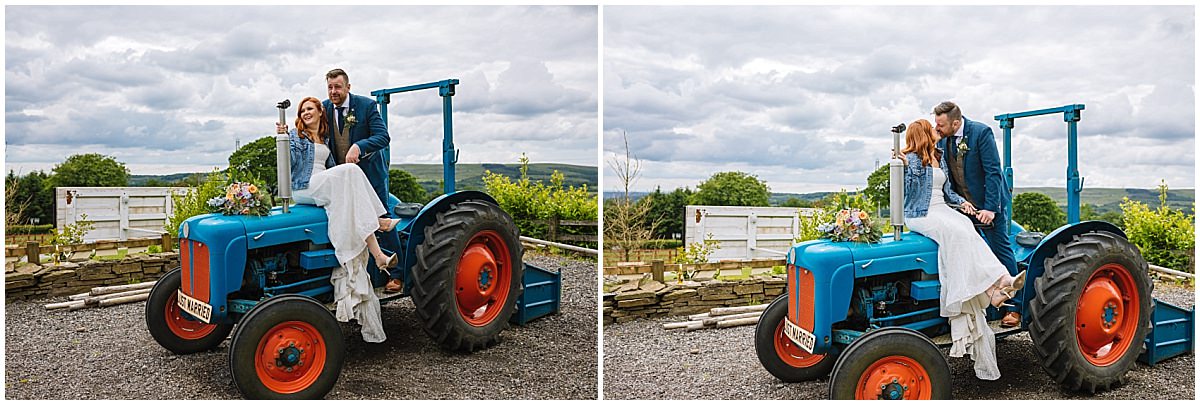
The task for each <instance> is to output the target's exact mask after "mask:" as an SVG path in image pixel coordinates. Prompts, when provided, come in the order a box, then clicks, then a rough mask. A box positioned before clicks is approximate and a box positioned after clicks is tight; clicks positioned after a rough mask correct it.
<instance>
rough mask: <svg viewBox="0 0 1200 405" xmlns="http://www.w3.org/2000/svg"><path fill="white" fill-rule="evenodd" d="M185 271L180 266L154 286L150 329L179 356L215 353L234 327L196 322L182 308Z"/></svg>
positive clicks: (148, 309)
mask: <svg viewBox="0 0 1200 405" xmlns="http://www.w3.org/2000/svg"><path fill="white" fill-rule="evenodd" d="M180 272H181V270H180V268H179V267H176V268H175V269H174V270H171V271H169V272H167V274H166V275H164V276H163V277H162V278H160V279H158V282H157V283H154V288H152V289H151V290H150V296H149V297H148V298H147V299H146V330H148V331H149V332H150V336H151V337H153V338H154V341H155V342H158V344H159V345H160V346H162V347H163V348H165V349H167V350H170V351H171V353H175V354H191V353H197V352H202V351H206V350H212V349H215V348H217V346H220V345H221V342H223V341H225V338H226V337H228V336H229V332H230V331H232V330H233V324H231V323H225V324H211V323H204V322H201V321H199V320H194V319H193V318H192V317H191V316H190V315H187V313H185V312H183V310H181V309H179V304H178V302H179V301H178V300H179V299H178V298H177V296H176V295H175V294H178V292H179V285H180V283H181V277H182V275H181V273H180Z"/></svg>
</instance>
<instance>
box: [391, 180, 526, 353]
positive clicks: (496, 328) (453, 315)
mask: <svg viewBox="0 0 1200 405" xmlns="http://www.w3.org/2000/svg"><path fill="white" fill-rule="evenodd" d="M480 226H483V227H485V228H486V229H492V230H494V231H497V233H499V234H501V236H502V237H504V238H505V243H506V244H507V245H508V248H509V251H510V252H509V254H510V256H511V258H512V261H513V263H512V265H513V268H512V271H511V274H512V277H513V280H510V286H511V289H510V290H509V295H508V301H509V303H508V304H507V305H506V306H505V308H504V309H502V310H501V313H500V314H499V315H498V316H497V318H496V320H495V321H493V323H492V324H490V325H487V326H484V327H481V328H475V327H473V326H471V325H469V324H467V323H466V322H465V321H463V320H462V319H461V318H460V317H459V315H458V308H457V304H456V303H455V297H454V295H453V294H452V291H451V290H452V289H453V288H454V285H453V283H454V268H455V267H456V266H455V264H456V263H457V260H458V257H459V255H461V253H462V249H463V248H464V247H465V244H466V243H467V240H466V239H467V238H469V237H470V236H471V235H468V234H467V233H468V232H471V231H473V230H474V229H476V228H479V227H480ZM523 253H524V252H523V248H522V247H521V243H520V238H519V234H518V231H517V226H516V224H515V223H514V222H513V220H512V217H510V216H509V215H508V214H507V213H505V212H504V210H502V209H500V207H499V206H496V205H495V204H492V203H489V202H484V201H477V200H467V201H463V202H460V203H457V204H451V205H450V208H449V209H448V210H445V211H443V212H439V213H437V214H436V216H435V221H434V222H433V223H432V224H430V225H429V226H427V227H425V240H424V241H423V242H422V243H421V244H420V245H418V246H417V248H416V259H417V260H416V264H415V265H414V266H413V271H412V278H413V286H412V298H413V303H414V304H415V305H416V308H417V311H416V312H417V317H418V318H419V319H420V320H421V328H422V329H423V330H424V331H425V333H426V334H428V335H429V337H430V338H432V339H433V341H434V342H435V343H437V344H438V346H440V347H442V348H443V349H446V350H452V351H460V352H468V353H470V352H475V351H478V350H482V349H485V348H488V347H491V346H492V345H495V344H496V343H497V342H499V341H500V332H501V331H502V330H503V329H504V328H505V327H506V326H507V324H508V318H509V317H510V316H511V315H512V311H513V309H515V307H516V305H515V303H516V301H517V297H520V296H521V294H522V293H523V289H524V284H523V283H522V282H521V275H522V272H523V270H524V267H523V264H522V261H521V257H522V254H523ZM479 332H482V333H479Z"/></svg>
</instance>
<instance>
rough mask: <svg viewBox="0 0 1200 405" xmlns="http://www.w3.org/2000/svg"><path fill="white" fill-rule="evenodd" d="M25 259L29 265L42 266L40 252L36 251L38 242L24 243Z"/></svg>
mask: <svg viewBox="0 0 1200 405" xmlns="http://www.w3.org/2000/svg"><path fill="white" fill-rule="evenodd" d="M25 257H26V259H27V260H28V261H29V264H42V252H39V251H38V241H35V240H31V241H28V242H25Z"/></svg>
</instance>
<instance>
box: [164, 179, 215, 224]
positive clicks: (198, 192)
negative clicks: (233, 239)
mask: <svg viewBox="0 0 1200 405" xmlns="http://www.w3.org/2000/svg"><path fill="white" fill-rule="evenodd" d="M228 177H229V176H228V175H226V174H225V173H222V172H220V171H217V170H214V171H213V172H212V173H209V174H208V177H206V178H205V180H204V182H203V183H200V185H199V186H198V187H196V188H193V189H191V190H188V191H187V192H186V193H183V194H175V195H172V196H171V201H172V203H173V204H174V207H175V212H174V213H172V214H171V217H170V218H167V225H166V227H165V229H166V231H167V233H170V234H171V235H175V234H176V233H178V232H179V226H180V225H182V224H183V221H184V220H186V219H188V218H191V217H194V216H197V215H202V214H208V213H211V212H214V211H213V207H211V206H209V205H208V200H209V199H211V198H213V197H218V196H223V195H225V185H226V184H228V183H229V181H228Z"/></svg>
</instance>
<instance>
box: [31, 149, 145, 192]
mask: <svg viewBox="0 0 1200 405" xmlns="http://www.w3.org/2000/svg"><path fill="white" fill-rule="evenodd" d="M51 171H53V172H54V174H53V175H51V176H50V187H51V188H53V187H125V186H126V185H128V184H129V169H127V168H125V164H124V163H121V162H118V161H117V159H115V158H113V157H111V156H104V155H101V154H99V153H85V154H79V155H71V156H70V157H68V158H67V160H65V161H63V162H62V163H59V164H58V165H56V166H54V169H52V170H51Z"/></svg>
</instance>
